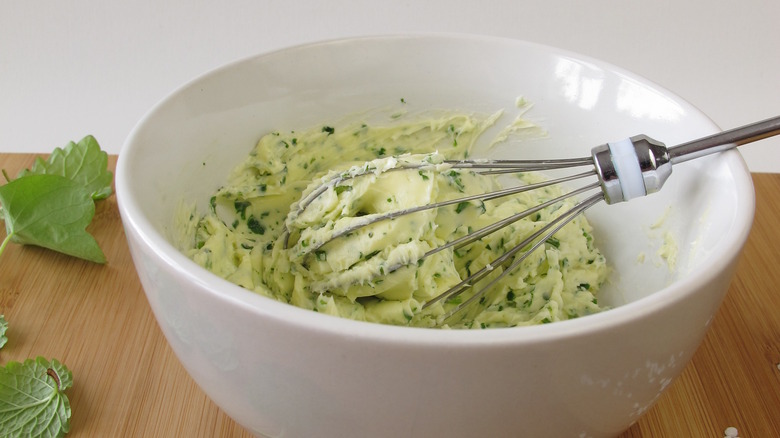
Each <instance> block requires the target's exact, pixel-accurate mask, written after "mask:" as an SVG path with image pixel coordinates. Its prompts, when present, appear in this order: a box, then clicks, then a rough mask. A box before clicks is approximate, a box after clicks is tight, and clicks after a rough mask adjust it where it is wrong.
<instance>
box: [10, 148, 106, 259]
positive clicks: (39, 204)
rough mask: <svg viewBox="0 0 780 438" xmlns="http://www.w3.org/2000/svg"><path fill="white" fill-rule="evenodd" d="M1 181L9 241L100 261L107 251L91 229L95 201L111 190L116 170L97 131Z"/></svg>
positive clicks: (38, 159) (56, 150)
mask: <svg viewBox="0 0 780 438" xmlns="http://www.w3.org/2000/svg"><path fill="white" fill-rule="evenodd" d="M3 175H4V176H5V179H6V180H7V181H8V183H6V184H5V185H2V186H0V206H2V209H0V219H2V220H3V221H4V222H5V228H6V237H5V239H4V240H3V242H2V243H0V255H2V253H3V251H4V250H5V247H6V245H7V244H8V243H9V242H14V243H18V244H22V245H36V246H41V247H44V248H48V249H51V250H53V251H57V252H61V253H64V254H67V255H71V256H74V257H78V258H82V259H85V260H89V261H92V262H95V263H105V262H106V256H105V254H103V251H102V250H101V249H100V247H99V246H98V244H97V241H95V239H94V238H93V237H92V235H90V234H89V233H88V232H87V231H86V227H87V225H89V223H90V222H92V218H93V217H94V215H95V201H97V200H100V199H104V198H106V197H108V196H109V195H110V194H111V181H112V179H113V175H112V174H111V172H110V171H109V170H108V154H106V153H105V152H104V151H102V150H101V149H100V145H98V143H97V141H96V140H95V138H94V137H92V136H91V135H90V136H86V137H84V138H83V139H81V141H79V142H78V143H73V142H70V143H69V144H68V145H67V146H66V147H65V148H56V149H54V151H53V152H52V154H51V155H50V156H49V158H48V159H47V160H43V159H42V158H40V157H39V158H37V159H36V160H35V163H34V164H33V166H32V167H30V169H25V170H23V171H22V172H20V173H19V176H18V177H17V178H16V179H13V180H12V179H11V178H9V177H8V175H7V174H6V173H5V171H3Z"/></svg>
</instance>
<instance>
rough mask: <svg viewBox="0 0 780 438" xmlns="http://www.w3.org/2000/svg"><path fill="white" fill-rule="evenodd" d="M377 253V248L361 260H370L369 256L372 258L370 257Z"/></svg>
mask: <svg viewBox="0 0 780 438" xmlns="http://www.w3.org/2000/svg"><path fill="white" fill-rule="evenodd" d="M379 253H380V251H379V250H376V251H374V252H372V253H370V254H368V255H366V256H365V257H364V258H363V260H371V258H372V257H374V256H375V255H377V254H379Z"/></svg>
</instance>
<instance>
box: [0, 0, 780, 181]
mask: <svg viewBox="0 0 780 438" xmlns="http://www.w3.org/2000/svg"><path fill="white" fill-rule="evenodd" d="M407 31H415V32H420V31H442V32H466V33H476V34H485V35H498V36H504V37H512V38H517V39H525V40H530V41H535V42H539V43H544V44H548V45H553V46H557V47H561V48H565V49H568V50H572V51H575V52H580V53H583V54H586V55H589V56H593V57H596V58H600V59H603V60H606V61H609V62H612V63H614V64H617V65H619V66H622V67H625V68H627V69H629V70H632V71H634V72H636V73H639V74H641V75H643V76H645V77H647V78H649V79H651V80H653V81H655V82H657V83H659V84H661V85H663V86H665V87H667V88H669V89H671V90H673V91H675V92H676V93H677V94H679V95H681V96H682V97H684V98H686V99H687V100H689V101H690V102H691V103H693V104H694V105H696V106H698V107H699V108H700V109H702V110H703V111H704V112H705V113H707V114H708V115H709V116H710V117H711V118H712V119H713V120H714V121H715V122H716V123H718V124H719V125H720V126H721V127H722V128H724V129H726V128H730V127H735V126H737V125H740V124H744V123H749V122H751V121H755V120H759V119H764V118H767V117H771V116H774V115H778V114H780V1H778V0H741V1H739V2H737V1H734V0H688V1H686V0H654V1H639V0H623V1H617V0H615V1H611V0H569V1H567V0H538V1H524V0H492V1H491V0H385V1H359V0H322V1H317V0H298V1H296V0H258V1H250V0H240V1H230V0H215V1H203V0H199V1H185V0H130V1H124V2H119V1H110V0H60V1H12V0H0V152H47V151H50V150H51V149H52V148H54V147H55V146H62V145H64V144H65V143H66V142H67V141H68V140H78V139H80V138H81V137H83V136H84V135H85V134H93V135H95V137H97V139H98V141H99V142H100V143H101V145H102V146H103V148H104V149H106V150H108V151H109V152H111V153H118V152H119V149H120V147H121V145H122V142H123V141H124V138H125V137H126V136H127V134H128V133H129V132H130V130H131V129H132V127H133V126H134V125H135V123H136V122H137V121H138V120H139V119H140V118H141V116H142V115H143V114H144V113H145V112H146V111H147V110H148V109H149V108H150V107H151V106H152V105H153V104H154V103H156V102H157V101H158V100H159V99H161V98H162V97H163V96H165V95H166V94H167V93H169V92H170V91H171V90H172V89H174V88H176V87H178V86H179V85H181V84H182V83H184V82H185V81H188V80H190V79H192V78H194V77H195V76H198V75H200V74H201V73H204V72H205V71H207V70H210V69H213V68H215V67H218V66H219V65H221V64H223V63H226V62H229V61H233V60H236V59H238V58H243V57H246V56H249V55H253V54H256V53H259V52H265V51H269V50H273V49H277V48H282V47H285V46H290V45H295V44H300V43H304V42H311V41H316V40H321V39H331V38H338V37H345V36H356V35H369V34H386V33H399V32H407ZM742 152H743V155H744V156H745V159H746V160H747V161H748V165H749V166H750V168H751V170H753V171H759V172H761V171H771V172H780V138H775V139H770V140H765V141H763V142H761V143H757V144H753V145H748V146H746V147H744V148H743V150H742Z"/></svg>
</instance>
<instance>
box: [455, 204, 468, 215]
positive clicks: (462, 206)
mask: <svg viewBox="0 0 780 438" xmlns="http://www.w3.org/2000/svg"><path fill="white" fill-rule="evenodd" d="M469 205H470V203H469V202H468V201H463V202H458V205H457V206H456V207H455V213H458V214H460V213H461V212H462V211H463V210H465V209H466V208H467V207H468V206H469Z"/></svg>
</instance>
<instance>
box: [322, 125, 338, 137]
mask: <svg viewBox="0 0 780 438" xmlns="http://www.w3.org/2000/svg"><path fill="white" fill-rule="evenodd" d="M322 132H327V133H328V135H331V134H333V133H334V132H336V130H335V129H333V127H332V126H323V127H322Z"/></svg>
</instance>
